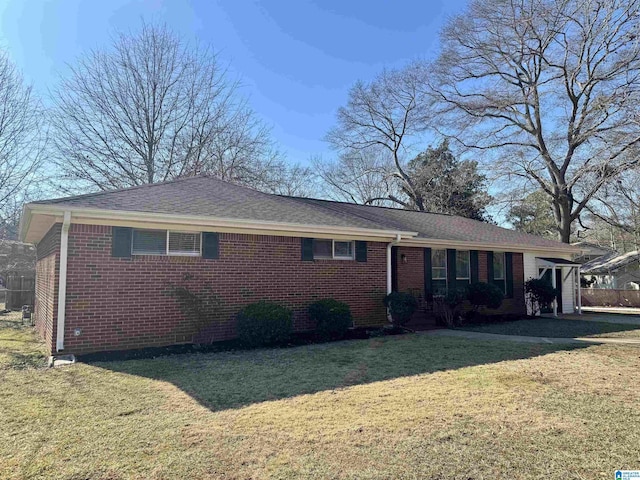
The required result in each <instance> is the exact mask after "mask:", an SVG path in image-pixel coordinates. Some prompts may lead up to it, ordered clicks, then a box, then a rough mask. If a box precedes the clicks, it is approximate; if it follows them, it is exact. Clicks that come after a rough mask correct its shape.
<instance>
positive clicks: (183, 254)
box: [166, 230, 202, 257]
mask: <svg viewBox="0 0 640 480" xmlns="http://www.w3.org/2000/svg"><path fill="white" fill-rule="evenodd" d="M172 233H188V234H190V235H193V234H195V235H199V236H200V241H199V242H198V243H199V244H200V249H199V250H198V251H197V252H185V251H182V252H170V251H169V236H170V235H171V234H172ZM166 251H167V256H168V257H201V256H202V232H186V231H183V230H167V250H166Z"/></svg>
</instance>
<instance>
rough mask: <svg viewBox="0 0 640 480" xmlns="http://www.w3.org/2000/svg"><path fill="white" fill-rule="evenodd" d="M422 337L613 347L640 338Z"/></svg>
mask: <svg viewBox="0 0 640 480" xmlns="http://www.w3.org/2000/svg"><path fill="white" fill-rule="evenodd" d="M421 334H422V335H430V336H434V337H458V338H467V339H469V340H493V341H501V342H519V343H549V344H584V343H592V344H602V343H607V344H613V345H636V346H640V338H603V337H576V338H553V337H526V336H523V335H499V334H497V333H483V332H470V331H466V330H450V329H447V328H442V329H439V330H427V331H425V332H421Z"/></svg>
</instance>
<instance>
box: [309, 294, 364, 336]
mask: <svg viewBox="0 0 640 480" xmlns="http://www.w3.org/2000/svg"><path fill="white" fill-rule="evenodd" d="M308 311H309V319H310V320H311V321H312V322H315V324H316V332H317V333H318V335H319V336H320V337H321V338H324V339H341V338H343V337H344V336H345V335H346V333H347V330H349V327H351V326H352V324H353V318H352V317H351V309H350V308H349V305H347V304H346V303H343V302H339V301H337V300H334V299H333V298H325V299H324V300H318V301H317V302H315V303H312V304H311V305H309V309H308Z"/></svg>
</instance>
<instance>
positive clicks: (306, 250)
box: [301, 238, 313, 262]
mask: <svg viewBox="0 0 640 480" xmlns="http://www.w3.org/2000/svg"><path fill="white" fill-rule="evenodd" d="M301 241H302V243H301V244H302V260H303V261H305V262H308V261H313V238H302V239H301Z"/></svg>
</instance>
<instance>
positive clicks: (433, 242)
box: [400, 237, 580, 254]
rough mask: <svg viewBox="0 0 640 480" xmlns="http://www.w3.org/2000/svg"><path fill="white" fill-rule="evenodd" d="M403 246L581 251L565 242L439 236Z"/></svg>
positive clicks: (403, 243)
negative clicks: (491, 240) (552, 242)
mask: <svg viewBox="0 0 640 480" xmlns="http://www.w3.org/2000/svg"><path fill="white" fill-rule="evenodd" d="M400 245H401V246H407V247H416V246H425V247H426V246H442V247H465V248H468V249H476V248H482V249H488V250H495V251H505V250H506V251H510V252H540V251H545V252H557V253H565V254H575V253H579V252H580V249H577V248H576V247H572V246H571V245H568V244H563V243H560V242H558V244H557V245H553V246H551V245H549V246H540V245H532V246H530V247H529V246H526V245H523V244H521V243H520V244H511V243H494V242H480V241H462V240H444V239H438V238H423V237H417V238H410V239H406V240H402V241H401V242H400Z"/></svg>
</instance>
